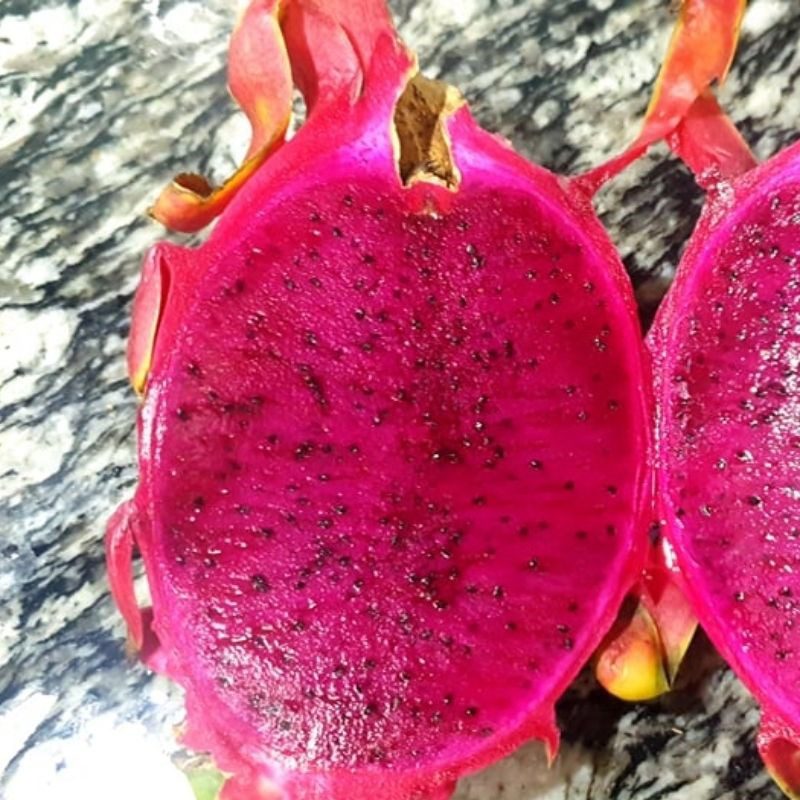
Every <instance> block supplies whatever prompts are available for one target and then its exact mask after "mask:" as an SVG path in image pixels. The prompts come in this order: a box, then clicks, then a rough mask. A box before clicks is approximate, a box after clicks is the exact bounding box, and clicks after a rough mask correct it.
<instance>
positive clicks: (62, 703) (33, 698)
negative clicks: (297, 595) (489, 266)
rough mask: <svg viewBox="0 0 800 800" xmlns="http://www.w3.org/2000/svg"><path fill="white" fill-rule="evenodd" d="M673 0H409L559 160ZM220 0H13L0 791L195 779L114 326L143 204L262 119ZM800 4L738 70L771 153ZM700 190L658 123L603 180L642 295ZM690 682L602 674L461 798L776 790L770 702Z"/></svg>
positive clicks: (625, 797)
mask: <svg viewBox="0 0 800 800" xmlns="http://www.w3.org/2000/svg"><path fill="white" fill-rule="evenodd" d="M669 5H670V4H669V3H668V2H667V1H666V0H559V2H554V1H553V0H417V2H414V1H413V0H395V2H393V3H392V6H393V9H394V11H395V13H396V17H397V20H398V22H399V25H400V28H401V31H402V33H403V35H404V36H405V38H406V40H407V41H408V42H409V43H410V44H412V45H413V46H414V47H415V48H416V49H417V50H418V52H419V54H420V59H421V63H422V65H423V68H424V69H425V70H426V72H427V73H428V74H429V75H431V76H433V77H440V78H443V79H446V80H447V81H449V82H451V83H453V84H456V85H458V86H459V87H460V88H461V89H462V90H463V91H464V93H465V95H466V96H467V98H468V99H469V100H470V102H471V103H472V105H473V108H474V110H475V113H476V114H477V117H478V118H479V120H480V121H481V122H482V124H483V125H484V126H486V127H487V128H489V129H491V130H494V131H497V132H499V133H501V134H503V135H504V136H506V137H507V138H509V139H511V140H512V141H513V142H514V144H515V146H516V147H517V148H518V149H519V150H520V151H521V152H522V153H524V154H525V155H526V156H527V157H529V158H531V159H533V160H535V161H538V162H540V163H542V164H544V165H546V166H548V167H550V168H551V169H554V170H556V171H559V172H574V171H577V170H580V169H583V168H587V167H589V166H590V165H592V164H595V163H597V162H598V161H600V160H601V159H603V158H604V157H607V156H609V155H611V154H612V153H613V152H615V150H617V149H618V148H619V147H620V146H621V144H622V142H623V140H624V139H625V138H627V137H630V136H632V135H633V133H634V132H635V130H636V125H637V119H638V118H639V116H640V114H641V113H642V111H643V109H644V107H645V105H646V102H647V95H648V87H649V85H650V84H651V82H652V80H653V77H654V75H655V72H656V69H657V65H658V62H659V59H660V56H661V54H662V52H663V50H664V46H665V43H666V39H667V36H668V32H669V27H670V21H671V20H670V8H669ZM232 6H233V2H232V0H230V2H228V1H227V0H0V186H2V187H3V191H2V193H1V194H0V254H1V260H0V531H1V533H0V773H2V777H0V796H1V797H3V798H5V800H38V798H44V797H58V798H62V800H69V798H73V797H74V798H78V797H80V798H81V800H100V799H101V798H103V800H106V798H109V797H113V798H115V799H116V800H123V799H124V798H137V800H140V799H141V798H142V797H150V798H153V800H161V798H164V799H165V800H166V799H167V798H169V800H186V798H188V797H189V794H188V788H187V786H186V784H185V782H184V779H183V777H182V776H181V775H180V773H178V772H177V770H176V769H175V768H174V766H173V764H172V761H171V757H172V756H173V755H175V753H176V752H177V751H178V748H177V746H176V745H175V742H174V737H173V730H172V726H173V725H175V724H177V723H179V722H180V720H181V710H180V696H179V692H178V691H177V690H175V689H174V688H173V687H171V686H170V685H169V684H168V683H167V682H165V681H164V680H163V679H161V678H157V677H153V676H152V675H150V674H149V673H148V672H147V671H146V670H145V669H144V668H142V667H141V666H139V665H137V664H134V663H131V662H130V661H129V660H128V659H127V658H126V655H125V651H124V647H123V637H124V632H123V626H122V623H121V620H120V618H119V617H118V615H117V614H116V612H115V610H114V608H113V605H112V603H111V600H110V598H109V594H108V589H107V584H106V575H105V567H104V561H103V548H102V541H101V537H102V532H103V526H104V523H105V521H106V519H107V518H108V516H109V513H110V511H111V510H112V509H113V508H114V507H115V505H116V504H118V503H119V502H120V501H121V500H122V499H123V498H125V497H127V496H128V495H129V494H130V493H131V490H132V486H133V484H134V480H135V467H134V413H135V406H136V403H135V399H134V397H133V394H132V392H131V391H130V389H129V387H128V385H127V381H126V379H125V374H124V364H123V347H124V341H125V336H126V333H127V329H128V316H129V310H130V300H131V296H132V292H133V290H134V287H135V285H136V281H137V275H138V269H139V264H140V259H141V255H142V253H143V252H144V250H145V249H146V247H147V246H148V245H149V244H151V243H152V242H154V241H155V240H156V239H160V238H163V237H164V233H163V231H162V230H161V229H160V228H159V227H158V226H157V225H156V224H154V223H153V222H151V221H149V220H148V219H147V217H146V216H145V214H144V210H145V209H146V207H147V205H148V203H149V202H150V201H151V200H152V199H153V198H154V197H155V195H156V193H157V191H158V190H159V188H160V187H161V186H162V184H163V183H165V182H166V181H167V180H168V179H169V178H170V177H171V175H172V174H174V173H176V172H178V171H181V170H183V169H186V168H190V169H194V170H199V171H201V172H205V173H211V174H212V175H213V176H215V177H217V178H219V177H222V176H224V175H226V174H227V173H228V172H229V171H230V170H231V169H232V167H233V165H234V164H235V163H236V161H237V159H238V158H239V156H241V154H242V152H243V150H244V147H245V142H246V135H247V126H246V124H245V123H244V121H243V119H242V117H241V116H240V115H239V114H237V113H236V111H235V109H234V108H233V105H232V103H231V102H230V100H229V98H228V96H227V93H226V90H225V81H224V53H225V47H226V39H227V35H228V32H229V29H230V26H231V24H232V15H231V7H232ZM799 39H800V5H798V3H797V2H796V0H753V1H752V3H751V7H750V10H749V13H748V15H747V19H746V24H745V28H744V34H743V41H742V46H741V51H740V55H739V58H738V60H737V62H736V65H735V67H734V69H733V73H732V75H731V78H730V80H729V82H728V83H727V84H726V86H725V88H724V90H723V91H722V98H723V100H724V102H726V103H727V105H728V107H729V108H730V110H731V112H732V116H733V117H734V119H735V120H736V122H737V123H738V124H739V125H740V126H741V129H742V131H743V132H744V135H745V136H746V138H747V140H748V141H749V142H750V143H751V144H752V145H753V147H754V149H755V151H756V153H757V154H758V155H759V156H760V157H767V156H769V155H770V154H772V153H774V152H776V151H777V150H778V149H780V148H781V147H783V146H785V145H787V144H788V143H790V142H791V141H793V140H794V139H796V138H797V136H798V131H800V123H799V122H798V120H800V113H798V112H800V49H798V47H797V42H798V40H799ZM700 204H701V194H700V192H699V190H698V189H697V187H696V186H695V185H694V183H693V181H692V179H691V177H690V176H689V174H688V172H687V171H686V170H685V169H684V168H683V167H682V166H681V165H679V164H677V163H676V162H675V161H674V160H672V159H671V158H669V157H667V155H666V152H665V151H664V150H663V149H662V148H656V149H655V150H654V151H653V153H652V154H651V155H649V156H648V157H647V158H646V159H644V160H643V161H641V162H640V163H639V164H637V165H636V166H635V167H634V168H633V169H631V170H630V171H629V172H627V173H626V174H625V175H624V176H622V177H621V178H620V179H619V180H617V181H616V182H615V183H614V184H613V185H611V186H610V187H608V188H607V189H605V190H604V191H603V193H602V194H601V195H600V197H599V199H598V206H599V210H600V212H601V214H602V216H603V219H604V220H605V222H606V224H607V226H608V228H609V231H610V233H611V235H612V237H613V238H614V239H615V241H616V242H617V243H618V245H619V247H620V249H621V251H622V253H623V255H624V260H625V263H626V266H627V267H628V269H629V271H630V274H631V276H632V278H633V280H634V283H635V285H636V288H637V296H638V298H639V301H640V304H641V308H642V316H643V318H644V319H645V321H646V320H648V319H649V318H650V316H651V315H652V312H653V310H654V308H655V307H656V305H657V303H658V301H659V299H660V297H661V296H662V294H663V291H664V289H665V288H666V286H667V285H668V283H669V280H670V277H671V275H672V271H673V269H674V266H675V264H676V261H677V260H678V258H679V255H680V253H681V249H682V246H683V244H684V242H685V241H686V238H687V236H688V235H689V233H690V232H691V230H692V227H693V225H694V221H695V219H696V216H697V213H698V211H699V208H700ZM695 661H696V663H697V664H699V665H701V667H702V668H700V667H698V668H697V670H696V674H695V675H694V676H693V680H691V681H690V682H689V683H690V685H689V686H688V687H687V688H686V689H684V690H682V691H680V692H677V693H675V695H673V696H671V697H669V698H667V699H665V700H664V701H662V702H658V703H654V704H649V705H632V706H627V705H624V704H622V703H619V702H617V701H614V700H612V699H611V698H609V697H607V696H606V695H605V694H604V693H603V692H602V691H600V690H599V689H598V688H597V687H596V686H595V685H594V684H593V683H592V680H591V679H590V678H589V677H588V676H584V677H583V678H582V679H581V680H579V681H578V683H577V684H576V686H575V687H574V688H573V689H572V690H570V692H569V693H568V694H567V696H566V697H565V698H564V699H563V701H562V702H561V704H560V706H559V720H560V724H561V726H562V729H563V736H564V744H563V747H562V750H561V754H560V755H559V757H558V760H557V761H556V763H555V765H554V766H553V767H552V768H551V769H547V767H546V764H545V759H544V754H543V751H542V749H541V747H540V746H539V745H538V744H531V745H529V746H527V747H524V748H523V749H522V750H520V751H519V752H518V753H516V754H515V755H513V756H511V757H510V758H508V759H506V760H505V761H504V762H502V763H500V764H498V765H496V766H495V767H493V768H491V769H489V770H487V771H485V772H484V773H482V774H480V775H477V776H474V777H471V778H467V779H465V780H464V781H462V783H461V785H460V787H459V790H458V795H457V797H458V800H578V798H581V799H584V798H585V800H603V799H604V798H614V800H657V799H658V800H749V799H751V798H752V799H753V800H777V798H778V797H779V796H780V793H779V792H778V790H777V789H776V788H775V787H774V786H772V784H771V783H770V782H769V780H768V779H767V778H766V776H765V774H764V772H763V770H762V768H761V765H760V762H759V760H758V757H757V754H756V753H755V750H754V746H753V732H754V728H755V725H756V723H757V720H758V711H757V708H756V707H755V705H754V704H753V702H752V700H751V699H750V698H749V697H748V694H747V692H746V691H745V690H744V689H743V688H742V686H741V685H740V684H739V682H738V681H737V680H736V679H735V677H734V676H733V675H732V674H731V673H730V672H729V671H728V670H727V669H725V668H724V667H723V666H721V664H720V663H719V662H717V661H716V660H715V658H714V656H713V654H712V653H711V650H710V647H709V646H707V645H703V643H702V642H700V643H699V644H698V645H697V657H696V659H695Z"/></svg>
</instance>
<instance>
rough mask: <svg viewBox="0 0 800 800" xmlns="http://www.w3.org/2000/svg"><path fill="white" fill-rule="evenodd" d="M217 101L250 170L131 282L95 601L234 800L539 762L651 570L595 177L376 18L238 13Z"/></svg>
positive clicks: (642, 378)
mask: <svg viewBox="0 0 800 800" xmlns="http://www.w3.org/2000/svg"><path fill="white" fill-rule="evenodd" d="M230 83H231V89H232V92H233V94H234V96H235V97H236V98H237V100H238V101H239V102H240V104H241V105H242V106H243V108H244V110H245V111H246V113H247V115H248V117H249V119H250V121H251V123H252V127H253V142H252V146H251V149H250V152H249V154H248V157H247V159H246V161H245V163H244V165H243V166H242V168H241V169H240V171H239V172H237V173H236V175H234V176H233V177H232V178H231V179H230V180H229V181H228V182H227V183H226V184H225V185H224V186H222V187H220V188H218V189H214V188H212V187H211V186H210V185H209V184H208V183H207V182H206V181H205V180H204V179H202V178H200V177H199V176H195V175H182V176H179V177H178V178H177V179H176V181H175V182H174V183H173V184H172V185H171V186H170V187H169V188H168V189H167V190H165V192H164V193H163V194H162V196H161V197H160V198H159V200H158V202H157V203H156V206H155V208H154V209H153V213H154V216H156V217H157V218H159V219H160V220H162V221H164V222H165V223H166V224H168V225H169V226H171V227H173V228H177V229H180V230H184V231H189V230H196V229H199V228H200V227H202V226H203V225H205V224H206V223H207V222H209V221H210V220H211V219H212V218H214V217H215V216H216V215H218V214H220V213H221V216H220V219H219V221H218V224H217V225H216V227H215V228H214V230H213V232H212V233H211V235H210V236H209V238H208V240H207V241H206V242H205V243H204V244H203V245H201V246H200V247H199V248H197V249H186V248H181V247H177V246H173V245H167V244H160V245H156V246H155V247H154V248H153V249H152V250H151V251H150V253H149V254H148V256H147V258H146V260H145V264H144V268H143V273H142V279H141V284H140V288H139V290H138V293H137V296H136V299H135V304H134V321H133V327H132V331H131V338H130V344H129V367H130V373H131V378H132V381H133V383H134V386H135V387H136V388H137V390H138V391H139V392H140V393H141V394H142V395H143V404H142V406H141V410H140V414H139V461H140V482H139V486H138V489H137V491H136V495H135V498H134V499H133V500H132V501H131V502H129V503H127V504H125V505H123V506H122V508H121V509H120V510H119V511H118V512H117V513H116V515H115V516H114V518H113V519H112V522H111V524H110V526H109V532H108V536H107V547H108V555H109V567H110V574H111V584H112V590H113V593H114V596H115V599H116V601H117V603H118V605H119V606H120V608H121V610H122V612H123V615H124V617H125V619H126V621H127V623H128V626H129V629H130V635H131V639H132V642H133V644H134V645H135V646H136V647H137V648H139V649H141V650H142V653H143V657H144V658H145V659H146V660H147V662H148V664H150V665H151V666H152V667H153V668H155V669H157V670H159V671H162V672H164V673H166V674H168V675H169V676H171V677H172V678H174V679H175V680H176V681H177V682H179V683H180V684H181V685H182V686H183V687H184V688H185V690H186V703H187V728H186V733H185V740H186V742H187V743H188V744H189V745H190V746H192V747H194V748H197V749H201V750H207V751H210V752H211V754H212V755H213V757H214V759H215V760H216V762H217V764H218V765H219V767H220V768H221V769H222V770H223V771H225V772H226V773H229V774H230V775H231V776H232V777H231V778H230V779H229V780H228V782H227V784H226V786H225V788H224V790H223V796H224V797H225V798H226V800H256V799H257V798H262V799H263V798H273V797H287V798H304V799H305V798H309V799H311V798H320V800H321V799H322V798H325V800H337V799H341V800H345V799H346V800H362V799H363V798H367V797H369V798H381V800H411V798H420V800H421V799H422V798H427V799H428V800H435V798H446V797H448V796H449V795H450V793H451V792H452V789H453V786H454V784H455V781H456V779H457V778H458V777H459V776H460V775H462V774H464V773H467V772H470V771H474V770H476V769H478V768H480V767H482V766H483V765H486V764H487V763H489V762H492V761H494V760H496V759H498V758H500V757H501V756H503V755H504V754H506V753H507V752H509V751H510V750H511V749H512V748H513V747H515V746H516V745H518V744H519V743H521V742H522V741H524V740H526V739H530V738H534V737H536V738H540V739H543V740H544V741H545V742H546V743H547V745H548V748H549V751H550V753H551V754H552V753H553V752H554V751H555V749H556V747H557V743H558V733H557V730H556V728H555V724H554V703H555V701H556V699H557V698H558V696H559V695H560V694H561V692H562V691H563V690H564V688H565V687H566V686H567V684H568V683H569V682H570V681H571V680H572V678H573V677H574V676H575V674H576V673H577V672H578V670H579V669H580V667H581V666H582V665H583V664H584V663H585V662H586V661H587V659H588V658H589V656H590V654H591V653H592V651H593V650H594V649H595V647H596V646H597V644H598V642H599V640H600V639H601V637H602V636H603V634H604V633H605V631H606V630H607V629H608V627H609V626H610V624H611V622H612V621H613V619H614V617H615V615H616V612H617V610H618V608H619V605H620V603H621V601H622V598H623V597H624V596H625V594H626V593H627V592H628V590H629V589H630V588H631V586H632V584H633V582H634V581H635V580H636V578H637V576H638V575H639V574H640V572H641V569H642V564H643V560H644V556H645V547H644V541H645V537H643V536H642V531H643V530H646V528H647V524H648V523H649V514H650V512H649V508H650V474H651V470H650V468H649V441H650V436H649V428H650V424H649V420H650V416H651V412H650V391H649V387H650V379H649V374H648V370H647V364H646V359H645V358H644V349H643V347H642V342H641V335H640V331H639V327H638V322H637V319H636V312H635V306H634V302H633V298H632V293H631V289H630V286H629V284H628V281H627V278H626V276H625V273H624V270H623V268H622V265H621V263H620V260H619V258H618V256H617V255H616V253H615V251H614V249H613V247H612V245H611V244H610V242H609V240H608V238H607V237H606V235H605V233H604V231H603V230H602V228H601V226H600V224H599V222H598V221H597V219H596V217H595V215H594V212H593V210H592V208H591V204H590V192H589V191H587V189H588V188H590V187H589V184H588V183H586V182H581V181H577V182H575V181H567V180H565V179H561V178H559V177H557V176H555V175H553V174H551V173H549V172H547V171H546V170H544V169H542V168H540V167H536V166H533V165H531V164H528V163H527V162H525V161H524V160H523V159H522V158H521V157H519V156H518V155H516V154H515V153H514V152H513V151H512V150H511V149H510V147H509V146H508V145H507V144H506V143H505V142H503V141H501V140H499V139H498V138H496V137H493V136H490V135H489V134H487V133H486V132H484V131H483V130H481V129H480V128H479V127H478V126H477V124H476V123H475V121H474V120H473V118H472V117H471V115H470V113H469V110H468V108H467V106H466V105H465V103H464V101H463V100H462V98H461V97H460V96H459V95H458V94H457V92H456V91H455V90H454V89H452V88H451V87H449V86H446V85H444V84H441V83H439V82H435V81H431V80H428V79H426V78H424V77H423V76H421V75H420V74H419V72H418V69H417V66H416V62H415V59H414V58H413V56H412V55H411V54H410V53H409V52H408V51H407V50H406V49H405V48H404V46H403V45H402V44H401V43H399V42H398V40H397V38H396V35H395V33H394V30H393V28H392V26H391V22H390V19H389V16H388V12H387V10H386V9H385V7H384V3H383V2H382V1H381V0H325V1H324V2H323V0H283V1H282V2H278V0H253V1H252V2H251V3H250V5H249V6H248V7H247V9H246V10H245V11H244V13H243V15H242V17H241V18H240V20H239V22H238V25H237V27H236V31H235V33H234V36H233V39H232V45H231V52H230ZM293 86H297V87H298V88H299V90H300V91H301V92H302V94H303V95H304V97H305V101H306V104H307V108H308V119H307V121H306V123H305V124H304V125H303V126H302V127H301V129H300V130H299V132H298V133H297V135H296V136H295V137H294V138H292V139H291V140H290V141H286V130H287V126H288V122H289V116H290V107H291V99H292V90H293ZM764 500H765V502H766V504H769V502H770V498H769V497H766V498H764ZM767 507H769V506H768V505H767ZM754 513H755V512H754ZM135 546H136V547H138V549H139V550H140V551H141V555H142V557H143V560H144V565H145V569H146V573H147V578H148V582H149V586H150V591H151V595H152V604H153V606H152V609H147V610H141V609H140V608H139V606H138V605H137V601H136V597H135V595H134V591H133V583H132V566H131V558H132V555H133V551H134V547H135ZM781 602H784V601H783V600H781Z"/></svg>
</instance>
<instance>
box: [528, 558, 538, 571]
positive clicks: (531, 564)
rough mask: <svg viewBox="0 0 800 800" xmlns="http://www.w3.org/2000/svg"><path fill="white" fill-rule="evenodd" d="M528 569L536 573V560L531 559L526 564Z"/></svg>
mask: <svg viewBox="0 0 800 800" xmlns="http://www.w3.org/2000/svg"><path fill="white" fill-rule="evenodd" d="M528 569H530V570H533V571H536V570H537V569H539V560H538V559H536V558H532V559H531V560H530V561H529V562H528Z"/></svg>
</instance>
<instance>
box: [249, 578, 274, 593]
mask: <svg viewBox="0 0 800 800" xmlns="http://www.w3.org/2000/svg"><path fill="white" fill-rule="evenodd" d="M250 585H251V586H252V587H253V589H255V590H256V591H257V592H268V591H269V590H270V585H269V581H268V580H267V579H266V578H265V577H264V576H263V575H260V574H258V575H251V576H250Z"/></svg>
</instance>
